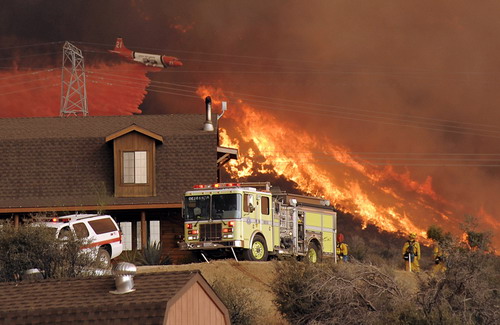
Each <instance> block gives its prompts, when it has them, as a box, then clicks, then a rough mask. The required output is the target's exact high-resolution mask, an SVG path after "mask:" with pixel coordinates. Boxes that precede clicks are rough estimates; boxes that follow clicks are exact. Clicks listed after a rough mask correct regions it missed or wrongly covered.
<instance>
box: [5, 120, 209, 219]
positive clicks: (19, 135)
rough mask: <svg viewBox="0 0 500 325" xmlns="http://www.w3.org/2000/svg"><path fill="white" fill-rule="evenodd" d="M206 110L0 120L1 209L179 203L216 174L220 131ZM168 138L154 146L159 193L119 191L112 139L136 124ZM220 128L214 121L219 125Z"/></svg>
mask: <svg viewBox="0 0 500 325" xmlns="http://www.w3.org/2000/svg"><path fill="white" fill-rule="evenodd" d="M204 121H205V115H194V114H175V115H133V116H99V117H98V116H92V117H69V118H59V117H55V118H54V117H52V118H50V117H49V118H5V119H0V153H1V154H0V168H1V169H0V170H1V175H0V176H1V177H0V208H4V209H6V208H15V207H47V206H48V207H53V206H58V207H61V206H84V205H96V204H97V205H106V206H112V205H119V204H153V203H180V202H181V198H182V193H183V192H184V191H186V190H188V189H190V188H192V185H193V184H197V183H211V182H215V181H216V179H217V167H216V166H217V133H216V131H214V132H206V131H202V128H203V122H204ZM133 124H135V125H137V126H139V127H141V128H143V129H146V130H148V131H151V132H154V133H155V134H158V135H160V136H162V137H163V143H158V145H157V146H156V190H157V196H155V197H146V198H115V197H114V180H113V168H114V167H113V145H112V141H111V142H109V143H106V142H105V138H106V136H109V135H111V134H113V133H115V132H117V131H120V130H122V129H125V128H127V127H129V126H131V125H133ZM215 129H217V128H215Z"/></svg>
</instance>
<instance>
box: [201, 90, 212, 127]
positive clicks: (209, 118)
mask: <svg viewBox="0 0 500 325" xmlns="http://www.w3.org/2000/svg"><path fill="white" fill-rule="evenodd" d="M205 106H206V107H207V120H206V121H205V124H203V131H213V130H214V125H213V124H212V98H210V96H207V97H205Z"/></svg>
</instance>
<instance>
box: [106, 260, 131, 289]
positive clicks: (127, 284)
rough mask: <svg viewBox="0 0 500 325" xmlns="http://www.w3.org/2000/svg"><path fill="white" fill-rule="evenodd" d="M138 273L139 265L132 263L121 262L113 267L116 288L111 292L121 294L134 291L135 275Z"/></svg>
mask: <svg viewBox="0 0 500 325" xmlns="http://www.w3.org/2000/svg"><path fill="white" fill-rule="evenodd" d="M136 273H137V267H136V266H135V265H134V264H132V263H127V262H120V263H118V264H116V265H115V266H114V267H113V275H114V276H115V285H116V290H114V291H110V293H113V294H116V295H121V294H124V293H129V292H134V291H135V289H134V275H135V274H136Z"/></svg>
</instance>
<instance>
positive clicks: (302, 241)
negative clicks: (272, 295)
mask: <svg viewBox="0 0 500 325" xmlns="http://www.w3.org/2000/svg"><path fill="white" fill-rule="evenodd" d="M183 216H184V240H183V241H181V242H180V243H179V245H180V248H181V249H185V250H199V251H214V250H233V252H234V251H236V252H239V253H241V255H242V256H243V257H244V258H245V259H247V260H251V261H265V260H267V259H268V257H269V255H275V256H295V257H298V258H306V259H307V260H309V261H311V262H317V261H319V260H321V258H322V257H323V256H331V257H335V256H336V255H335V254H334V252H335V247H336V243H335V240H336V231H337V230H336V229H337V215H336V213H335V212H334V211H333V208H332V207H330V206H329V202H328V201H326V200H323V199H321V198H316V197H308V196H302V195H296V194H289V193H286V192H281V191H271V185H270V184H269V183H242V184H237V183H225V184H220V183H218V184H212V185H196V186H195V187H194V189H193V190H191V191H188V192H186V194H185V197H184V206H183Z"/></svg>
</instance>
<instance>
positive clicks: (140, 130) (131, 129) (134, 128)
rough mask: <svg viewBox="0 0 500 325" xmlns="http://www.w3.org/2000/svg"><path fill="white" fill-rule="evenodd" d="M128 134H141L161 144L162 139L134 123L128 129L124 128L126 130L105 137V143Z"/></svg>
mask: <svg viewBox="0 0 500 325" xmlns="http://www.w3.org/2000/svg"><path fill="white" fill-rule="evenodd" d="M130 132H138V133H141V134H143V135H145V136H148V137H150V138H153V139H155V140H156V141H158V142H162V143H163V137H162V136H161V135H159V134H157V133H154V132H151V131H149V130H146V129H145V128H142V127H140V126H138V125H136V124H135V123H134V124H132V125H130V126H128V127H126V128H124V129H121V130H119V131H117V132H115V133H113V134H110V135H108V136H107V137H106V142H109V141H112V140H114V139H116V138H119V137H121V136H123V135H125V134H128V133H130Z"/></svg>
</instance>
